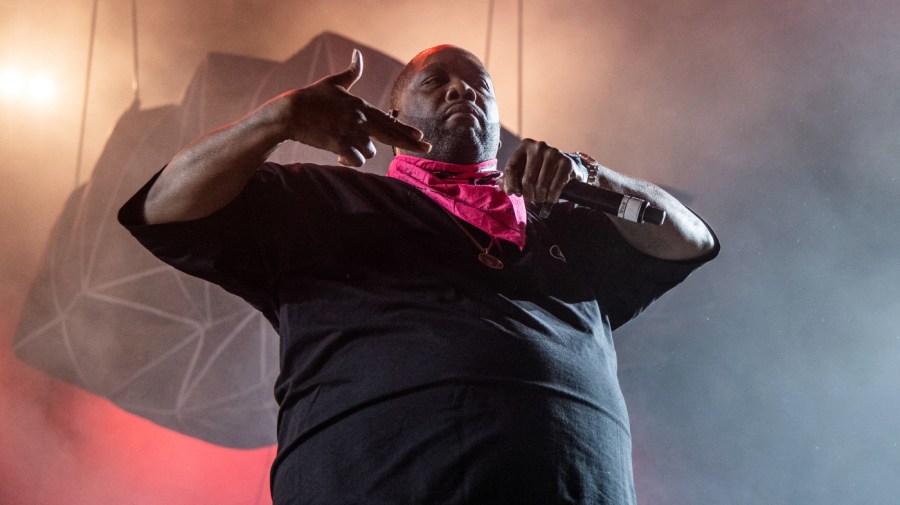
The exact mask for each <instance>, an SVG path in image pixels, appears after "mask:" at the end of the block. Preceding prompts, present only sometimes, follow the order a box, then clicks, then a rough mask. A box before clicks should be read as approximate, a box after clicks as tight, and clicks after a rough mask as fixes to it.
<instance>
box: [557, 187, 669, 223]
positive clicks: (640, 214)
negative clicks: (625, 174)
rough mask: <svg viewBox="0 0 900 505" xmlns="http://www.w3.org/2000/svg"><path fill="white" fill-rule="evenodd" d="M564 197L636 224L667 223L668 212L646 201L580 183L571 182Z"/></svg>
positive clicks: (563, 193)
mask: <svg viewBox="0 0 900 505" xmlns="http://www.w3.org/2000/svg"><path fill="white" fill-rule="evenodd" d="M562 197H563V198H565V199H566V200H568V201H570V202H574V203H577V204H578V205H584V206H585V207H589V208H591V209H595V210H600V211H603V212H606V213H607V214H611V215H613V216H618V217H620V218H622V219H625V220H626V221H631V222H634V223H650V224H655V225H661V224H663V223H664V222H665V221H666V211H664V210H662V209H659V208H656V207H653V206H651V205H650V203H648V202H647V201H646V200H642V199H640V198H637V197H634V196H628V195H623V194H621V193H616V192H615V191H610V190H608V189H603V188H598V187H597V186H591V185H590V184H585V183H583V182H579V181H570V182H569V183H568V184H566V186H565V187H564V188H563V190H562Z"/></svg>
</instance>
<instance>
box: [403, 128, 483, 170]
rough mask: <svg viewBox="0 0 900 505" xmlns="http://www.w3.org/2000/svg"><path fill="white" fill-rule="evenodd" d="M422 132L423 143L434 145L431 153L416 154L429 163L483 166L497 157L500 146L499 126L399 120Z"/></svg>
mask: <svg viewBox="0 0 900 505" xmlns="http://www.w3.org/2000/svg"><path fill="white" fill-rule="evenodd" d="M398 119H400V120H401V121H403V122H404V123H406V124H408V125H410V126H414V127H416V128H418V129H419V130H421V131H422V133H423V134H424V136H423V137H422V140H424V141H426V142H429V143H430V144H431V151H429V152H427V153H415V155H416V156H418V157H420V158H424V159H428V160H435V161H442V162H445V163H457V164H460V165H466V164H472V163H480V162H482V161H486V160H490V159H494V158H496V157H497V149H498V148H499V145H500V123H499V122H495V123H485V124H484V126H483V127H481V128H478V127H468V126H455V127H454V126H447V125H446V124H445V122H444V121H443V120H442V119H439V118H434V117H421V116H403V117H400V118H398Z"/></svg>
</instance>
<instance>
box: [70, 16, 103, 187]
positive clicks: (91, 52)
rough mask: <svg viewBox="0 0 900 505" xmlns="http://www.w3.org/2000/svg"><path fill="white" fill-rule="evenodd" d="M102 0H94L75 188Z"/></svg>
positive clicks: (79, 172)
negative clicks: (99, 4)
mask: <svg viewBox="0 0 900 505" xmlns="http://www.w3.org/2000/svg"><path fill="white" fill-rule="evenodd" d="M99 1H100V0H94V6H93V9H92V10H91V33H90V41H89V42H88V56H87V69H86V70H85V73H84V99H83V101H82V104H81V131H80V132H79V133H78V154H77V155H76V159H75V187H76V188H77V187H78V183H79V182H81V157H82V154H83V153H84V130H85V126H86V125H87V110H88V96H89V94H90V91H91V65H92V64H93V61H94V39H95V38H96V35H97V4H98V3H99Z"/></svg>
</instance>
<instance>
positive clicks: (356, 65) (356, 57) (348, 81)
mask: <svg viewBox="0 0 900 505" xmlns="http://www.w3.org/2000/svg"><path fill="white" fill-rule="evenodd" d="M362 72H363V57H362V53H361V52H359V49H354V50H353V56H351V57H350V66H349V67H347V70H344V71H343V72H341V73H338V74H334V75H332V76H331V77H328V80H329V81H330V82H331V83H332V84H336V85H338V86H340V87H342V88H344V89H347V90H349V89H350V87H351V86H353V84H355V83H356V81H358V80H359V78H360V77H362Z"/></svg>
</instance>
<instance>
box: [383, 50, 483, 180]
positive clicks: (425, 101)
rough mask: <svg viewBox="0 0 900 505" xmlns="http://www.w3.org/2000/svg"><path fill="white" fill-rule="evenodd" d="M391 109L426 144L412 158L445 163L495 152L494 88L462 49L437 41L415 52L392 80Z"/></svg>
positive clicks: (474, 159) (470, 160) (472, 160)
mask: <svg viewBox="0 0 900 505" xmlns="http://www.w3.org/2000/svg"><path fill="white" fill-rule="evenodd" d="M391 109H393V110H395V111H397V118H398V119H399V120H400V121H403V122H404V123H406V124H409V125H412V126H415V127H416V128H418V129H420V130H422V132H423V133H424V134H425V137H424V140H426V141H427V142H430V143H431V144H432V148H431V152H429V153H427V154H425V155H421V154H416V155H417V156H423V157H426V158H429V159H433V160H438V161H445V162H450V163H476V162H479V161H484V160H488V159H491V158H494V157H496V156H497V149H498V147H499V140H500V114H499V112H498V110H497V101H496V99H495V98H494V86H493V83H492V82H491V77H490V76H489V75H488V73H487V71H486V70H485V68H484V66H483V65H482V64H481V61H479V60H478V58H477V57H475V55H473V54H472V53H470V52H468V51H466V50H465V49H462V48H459V47H456V46H450V45H442V46H436V47H432V48H430V49H426V50H424V51H422V52H421V53H419V54H417V55H416V56H415V57H414V58H413V59H412V60H410V62H409V63H407V64H406V66H405V67H404V68H403V70H402V71H401V72H400V75H399V76H398V77H397V80H396V81H395V82H394V87H393V90H392V92H391Z"/></svg>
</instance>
